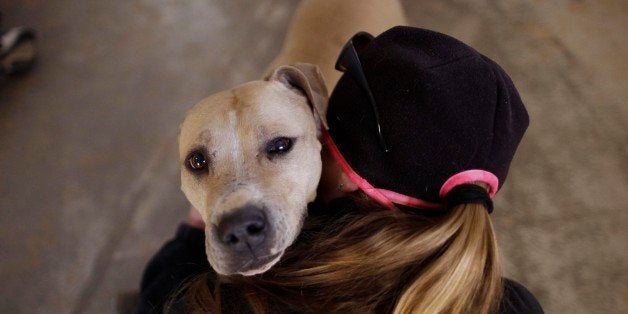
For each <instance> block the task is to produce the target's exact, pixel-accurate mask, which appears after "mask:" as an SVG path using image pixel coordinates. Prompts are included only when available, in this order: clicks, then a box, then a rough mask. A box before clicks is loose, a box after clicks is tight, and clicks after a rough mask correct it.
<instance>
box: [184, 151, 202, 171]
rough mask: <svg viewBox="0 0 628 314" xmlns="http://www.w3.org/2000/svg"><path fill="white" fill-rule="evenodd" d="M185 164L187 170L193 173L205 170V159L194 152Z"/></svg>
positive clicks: (199, 153)
mask: <svg viewBox="0 0 628 314" xmlns="http://www.w3.org/2000/svg"><path fill="white" fill-rule="evenodd" d="M186 164H187V167H188V169H190V170H192V171H194V172H200V171H202V170H204V169H206V168H207V159H206V158H205V155H203V153H202V152H199V151H195V152H192V153H191V154H190V156H188V159H187V162H186Z"/></svg>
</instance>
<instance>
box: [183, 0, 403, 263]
mask: <svg viewBox="0 0 628 314" xmlns="http://www.w3.org/2000/svg"><path fill="white" fill-rule="evenodd" d="M399 24H405V19H404V17H403V13H402V10H401V7H400V5H399V4H398V3H397V2H396V1H388V0H387V1H381V0H368V1H365V0H351V1H349V0H337V1H332V0H310V1H304V2H303V3H302V4H301V6H300V7H299V9H298V11H297V13H296V14H295V17H294V18H293V20H292V23H291V26H290V31H289V32H288V35H287V37H286V40H285V42H284V46H283V48H282V50H281V53H280V54H279V56H278V57H277V58H276V59H275V61H274V62H273V63H272V65H271V70H269V74H268V75H267V76H266V78H265V79H264V80H260V81H253V82H249V83H246V84H243V85H240V86H236V87H234V88H232V89H230V90H227V91H223V92H219V93H217V94H214V95H212V96H210V97H208V98H206V99H204V100H202V101H201V102H200V103H198V104H196V105H195V106H194V107H193V108H192V109H191V110H190V111H189V112H188V114H187V116H186V118H185V121H184V122H183V124H182V126H181V133H180V135H179V156H180V160H181V165H182V166H181V189H182V190H183V192H184V193H185V195H186V196H187V198H188V200H189V201H190V203H192V205H193V206H194V207H196V208H197V209H198V210H199V212H200V214H201V216H202V217H203V220H204V221H205V225H206V227H205V234H206V241H205V244H206V252H207V257H208V260H209V263H210V264H211V266H212V267H213V268H214V270H215V271H216V272H218V273H220V274H224V275H228V274H235V273H238V274H242V275H254V274H258V273H262V272H264V271H266V270H268V269H269V268H270V267H271V266H272V265H274V264H275V263H276V262H277V261H278V260H279V259H280V258H281V256H282V254H283V252H284V250H285V249H286V248H287V247H288V246H289V245H290V244H292V242H293V241H294V240H295V238H296V237H297V235H298V234H299V232H300V229H301V225H302V222H303V220H304V218H305V216H306V213H307V204H308V203H309V202H311V201H313V200H314V198H315V197H316V187H317V185H318V182H319V179H320V174H321V155H320V151H321V144H320V141H319V134H320V125H321V124H325V121H324V117H325V112H326V106H327V90H330V89H331V88H332V87H333V86H334V85H335V84H336V82H337V81H338V79H339V77H340V73H339V72H337V71H335V70H334V63H335V60H336V57H337V55H338V53H339V52H340V50H341V48H342V46H343V44H344V43H345V42H346V41H347V40H348V39H349V38H350V37H351V36H352V35H353V34H355V33H356V32H358V31H368V32H370V33H371V34H374V35H376V34H379V33H381V32H382V31H384V30H386V29H388V28H390V27H392V26H395V25H399ZM319 68H320V70H319ZM321 72H322V73H321ZM323 77H326V78H327V83H325V80H324V79H323Z"/></svg>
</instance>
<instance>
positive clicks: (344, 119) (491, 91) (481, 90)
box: [323, 26, 529, 208]
mask: <svg viewBox="0 0 628 314" xmlns="http://www.w3.org/2000/svg"><path fill="white" fill-rule="evenodd" d="M362 38H363V36H362ZM361 46H364V47H359V48H358V49H357V50H359V51H358V54H357V55H358V57H359V63H360V64H361V69H362V71H363V73H364V75H365V78H366V82H367V83H368V87H369V88H370V91H371V93H372V97H373V100H374V105H372V104H371V101H370V100H369V95H368V92H365V89H364V88H363V87H362V86H363V84H362V85H361V84H360V82H359V80H358V79H356V78H355V76H352V75H349V73H345V74H343V76H342V77H341V78H340V80H339V82H338V84H337V85H336V87H335V89H334V90H333V92H332V94H331V96H330V99H329V107H328V111H327V123H328V127H329V129H328V130H327V131H326V132H323V133H324V137H325V142H326V144H327V147H328V148H329V149H330V151H331V152H332V154H333V155H334V156H335V158H336V159H337V160H338V161H339V163H340V164H341V166H342V168H343V170H344V172H345V173H346V174H347V175H348V176H349V178H350V179H351V180H352V181H354V182H355V183H357V184H358V186H359V187H360V188H361V189H362V190H363V191H364V192H365V193H366V194H367V195H369V196H371V197H372V198H373V199H375V200H376V201H378V202H379V203H381V204H383V205H386V206H389V207H392V206H393V205H392V204H393V203H397V204H402V205H406V206H411V207H418V208H441V207H443V205H444V202H445V201H444V198H445V196H446V195H447V193H448V192H449V191H451V190H452V189H453V188H454V187H456V186H458V185H461V184H465V183H470V182H483V183H486V184H487V185H488V186H489V193H488V194H489V195H490V196H491V197H492V196H494V195H495V193H496V192H497V190H498V189H499V188H500V187H501V186H502V185H503V183H504V181H505V180H506V175H507V174H508V168H509V166H510V162H511V160H512V158H513V155H514V153H515V150H516V149H517V146H518V144H519V142H520V140H521V138H522V136H523V134H524V132H525V130H526V128H527V126H528V123H529V121H528V114H527V112H526V109H525V108H524V106H523V103H522V102H521V99H520V97H519V94H518V92H517V90H516V89H515V86H514V85H513V83H512V81H511V79H510V77H508V75H507V74H506V73H505V72H504V70H503V69H502V68H501V67H500V66H499V65H497V63H495V62H493V61H492V60H490V59H489V58H487V57H486V56H484V55H482V54H480V53H479V52H477V51H475V50H474V49H473V48H471V47H469V46H467V45H466V44H464V43H462V42H460V41H458V40H456V39H454V38H452V37H450V36H447V35H444V34H440V33H437V32H433V31H429V30H425V29H419V28H413V27H404V26H398V27H394V28H392V29H390V30H388V31H386V32H384V33H383V34H381V35H380V36H378V37H376V38H374V39H373V40H372V41H370V42H367V43H364V41H363V40H362V42H361ZM378 122H379V126H378ZM378 127H380V128H381V137H382V138H381V139H380V138H379V134H380V133H379V132H378ZM383 143H385V144H384V145H385V146H386V149H388V150H389V151H388V152H386V151H385V150H384V147H382V144H383Z"/></svg>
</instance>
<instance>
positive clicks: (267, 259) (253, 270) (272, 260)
mask: <svg viewBox="0 0 628 314" xmlns="http://www.w3.org/2000/svg"><path fill="white" fill-rule="evenodd" d="M282 255H283V251H280V252H277V253H275V254H271V255H266V256H261V257H253V258H252V259H251V260H249V261H248V262H246V263H245V264H244V265H242V267H240V270H239V271H238V273H240V274H242V275H245V276H251V275H256V274H259V273H263V272H265V271H266V270H268V269H269V268H271V267H272V266H273V265H275V264H276V263H277V262H278V261H279V259H280V258H281V256H282Z"/></svg>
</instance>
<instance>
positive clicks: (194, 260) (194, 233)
mask: <svg viewBox="0 0 628 314" xmlns="http://www.w3.org/2000/svg"><path fill="white" fill-rule="evenodd" d="M208 271H212V269H211V267H210V266H209V263H208V262H207V257H206V255H205V234H204V232H203V231H202V230H199V229H195V228H192V227H190V226H188V225H186V224H182V225H180V226H179V229H178V230H177V232H176V235H175V237H174V239H172V240H170V241H169V242H167V243H166V244H165V245H164V246H163V247H162V248H161V249H160V250H159V252H157V254H156V255H155V256H154V257H153V258H152V259H151V260H150V262H149V263H148V266H147V267H146V270H145V271H144V276H143V278H142V283H141V288H140V302H139V307H138V310H137V312H138V313H161V312H162V311H163V306H164V304H165V302H167V301H168V300H169V297H170V294H171V293H173V292H174V291H176V289H177V288H179V287H180V285H181V284H182V283H184V282H185V281H186V280H187V279H190V278H193V277H194V276H196V275H199V274H201V273H204V272H208ZM504 289H505V290H504V297H503V299H502V304H501V308H500V313H543V310H542V308H541V305H540V304H539V302H538V301H537V300H536V298H535V297H534V296H533V295H532V293H530V291H528V290H527V289H526V288H525V287H523V286H522V285H521V284H519V283H517V282H515V281H513V280H509V279H506V280H505V282H504ZM223 300H232V301H236V302H237V300H240V299H238V298H230V297H229V296H227V297H226V298H224V299H223ZM243 302H245V301H243ZM240 306H242V304H240Z"/></svg>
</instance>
